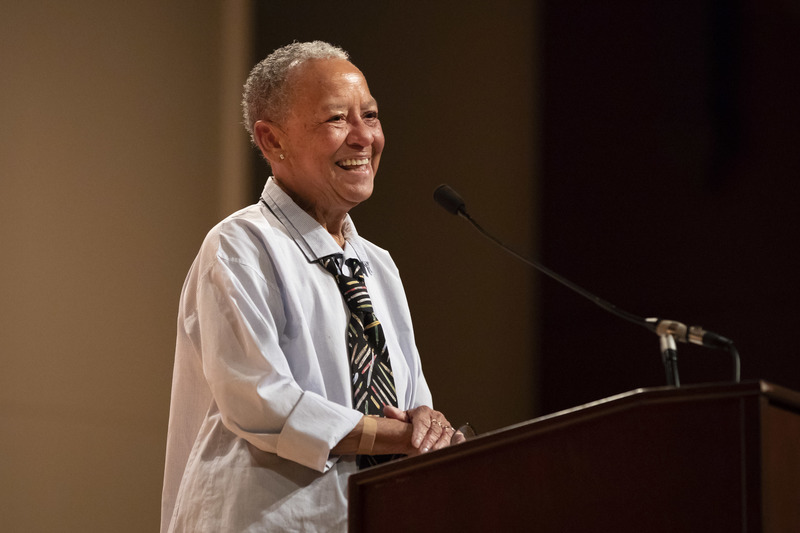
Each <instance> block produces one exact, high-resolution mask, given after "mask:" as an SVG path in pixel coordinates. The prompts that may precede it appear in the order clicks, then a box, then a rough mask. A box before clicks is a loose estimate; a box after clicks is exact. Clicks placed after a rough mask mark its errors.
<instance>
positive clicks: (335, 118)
mask: <svg viewBox="0 0 800 533" xmlns="http://www.w3.org/2000/svg"><path fill="white" fill-rule="evenodd" d="M343 120H345V117H344V115H334V116H332V117H331V118H329V119H328V122H341V121H343Z"/></svg>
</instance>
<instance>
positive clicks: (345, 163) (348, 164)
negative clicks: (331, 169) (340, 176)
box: [339, 158, 369, 167]
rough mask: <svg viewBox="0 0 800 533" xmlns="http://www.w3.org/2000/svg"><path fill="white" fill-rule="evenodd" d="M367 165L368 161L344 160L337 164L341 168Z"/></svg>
mask: <svg viewBox="0 0 800 533" xmlns="http://www.w3.org/2000/svg"><path fill="white" fill-rule="evenodd" d="M367 163H369V159H366V158H365V159H345V160H344V161H341V162H340V163H339V165H340V166H343V167H357V166H360V165H366V164H367Z"/></svg>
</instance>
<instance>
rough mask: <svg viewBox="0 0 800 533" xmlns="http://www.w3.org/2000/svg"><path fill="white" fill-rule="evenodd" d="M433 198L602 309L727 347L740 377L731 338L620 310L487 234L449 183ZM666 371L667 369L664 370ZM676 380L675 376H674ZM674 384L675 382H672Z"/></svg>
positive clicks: (677, 336) (674, 334)
mask: <svg viewBox="0 0 800 533" xmlns="http://www.w3.org/2000/svg"><path fill="white" fill-rule="evenodd" d="M433 199H434V200H435V201H436V203H438V204H439V205H440V206H441V207H442V208H443V209H444V210H445V211H447V212H448V213H450V214H452V215H460V216H462V217H464V218H466V219H467V220H468V221H469V223H470V224H472V226H473V227H474V228H475V229H476V230H478V232H479V233H480V234H481V235H483V236H484V237H486V238H487V239H489V240H490V241H492V242H493V243H495V244H496V245H498V246H499V247H500V248H502V249H503V250H505V251H506V252H508V253H509V254H511V255H513V256H514V257H516V258H517V259H519V260H520V261H522V262H523V263H525V264H526V265H528V266H531V267H533V268H535V269H536V270H538V271H539V272H541V273H542V274H545V275H546V276H548V277H550V278H552V279H554V280H556V281H557V282H559V283H561V284H562V285H564V286H565V287H567V288H568V289H571V290H572V291H574V292H576V293H578V294H580V295H581V296H583V297H584V298H586V299H588V300H589V301H592V302H594V303H595V304H596V305H597V306H599V307H601V308H602V309H605V310H606V311H608V312H610V313H611V314H613V315H615V316H617V317H619V318H622V319H623V320H627V321H628V322H631V323H633V324H636V325H639V326H642V327H644V328H646V329H647V330H648V331H652V332H653V333H655V334H657V335H659V336H661V337H662V338H663V336H664V335H670V336H672V337H674V338H675V339H676V340H678V341H679V342H684V343H686V342H691V343H693V344H699V345H700V346H706V347H708V348H719V349H724V350H727V351H729V352H730V353H731V355H732V356H733V360H734V372H733V374H734V381H735V382H736V383H738V382H739V379H740V373H741V371H740V359H739V352H738V351H737V350H736V347H735V346H734V345H733V341H732V340H730V339H727V338H725V337H723V336H722V335H717V334H716V333H712V332H710V331H706V330H704V329H703V328H701V327H699V326H690V327H687V326H686V325H685V324H682V323H681V322H676V321H674V320H662V319H659V318H647V319H645V318H641V317H638V316H636V315H634V314H632V313H629V312H627V311H623V310H622V309H619V308H618V307H616V306H615V305H613V304H611V303H609V302H607V301H605V300H603V299H602V298H600V297H598V296H595V295H594V294H592V293H591V292H589V291H587V290H586V289H584V288H582V287H580V286H578V285H576V284H574V283H572V282H571V281H569V280H568V279H566V278H564V277H562V276H560V275H559V274H556V273H555V272H553V271H552V270H550V269H549V268H547V267H545V266H544V265H542V264H541V263H538V262H536V261H533V260H530V259H528V258H527V257H524V256H522V255H520V254H518V253H517V252H515V251H514V250H512V249H511V248H509V247H508V246H506V245H505V244H503V243H502V242H500V240H498V239H497V238H496V237H494V236H493V235H491V234H490V233H489V232H487V231H486V230H484V229H483V228H482V227H481V226H480V224H478V223H477V222H476V221H475V220H474V219H473V218H472V217H471V216H470V215H469V213H467V208H466V203H465V202H464V200H463V198H461V196H460V195H459V194H458V193H457V192H456V191H455V190H454V189H453V188H452V187H450V186H449V185H445V184H442V185H439V186H438V187H437V188H436V190H434V191H433ZM668 373H669V371H668ZM675 379H676V381H677V378H675ZM675 384H676V385H677V383H675Z"/></svg>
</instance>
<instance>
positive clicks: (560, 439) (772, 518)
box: [349, 381, 800, 533]
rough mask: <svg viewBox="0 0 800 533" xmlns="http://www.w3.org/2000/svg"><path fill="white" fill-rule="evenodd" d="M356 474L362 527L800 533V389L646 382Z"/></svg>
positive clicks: (389, 532) (358, 526)
mask: <svg viewBox="0 0 800 533" xmlns="http://www.w3.org/2000/svg"><path fill="white" fill-rule="evenodd" d="M349 483H350V484H349V498H350V508H349V530H350V532H351V533H356V532H369V533H373V532H375V533H393V532H402V533H409V532H429V531H430V532H437V533H442V532H449V531H459V532H465V531H466V532H471V531H480V532H492V533H493V532H517V531H535V532H559V533H562V532H571V531H575V532H595V531H599V532H614V533H621V532H637V533H642V532H646V533H652V532H670V533H674V532H748V533H750V532H770V533H774V532H800V393H797V392H794V391H791V390H788V389H785V388H782V387H779V386H776V385H773V384H770V383H767V382H764V381H759V382H752V383H741V384H723V385H700V386H688V387H682V388H672V387H659V388H650V389H639V390H635V391H631V392H628V393H625V394H621V395H618V396H614V397H611V398H607V399H604V400H600V401H597V402H593V403H590V404H587V405H583V406H580V407H576V408H574V409H570V410H567V411H563V412H559V413H555V414H553V415H548V416H544V417H542V418H538V419H534V420H531V421H529V422H525V423H522V424H518V425H515V426H511V427H508V428H505V429H502V430H498V431H495V432H492V433H489V434H486V435H484V436H480V437H477V438H475V439H472V440H470V441H468V442H466V443H463V444H460V445H458V446H452V447H450V448H447V449H444V450H439V451H436V452H432V453H429V454H426V455H424V456H420V457H413V458H407V459H403V460H400V461H397V462H394V463H389V464H386V465H382V466H379V467H375V468H372V469H368V470H365V471H363V472H359V473H358V474H355V475H353V476H351V478H350V482H349Z"/></svg>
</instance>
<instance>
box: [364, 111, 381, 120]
mask: <svg viewBox="0 0 800 533" xmlns="http://www.w3.org/2000/svg"><path fill="white" fill-rule="evenodd" d="M377 118H378V112H377V111H369V112H367V113H366V114H365V115H364V119H371V120H376V119H377Z"/></svg>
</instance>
